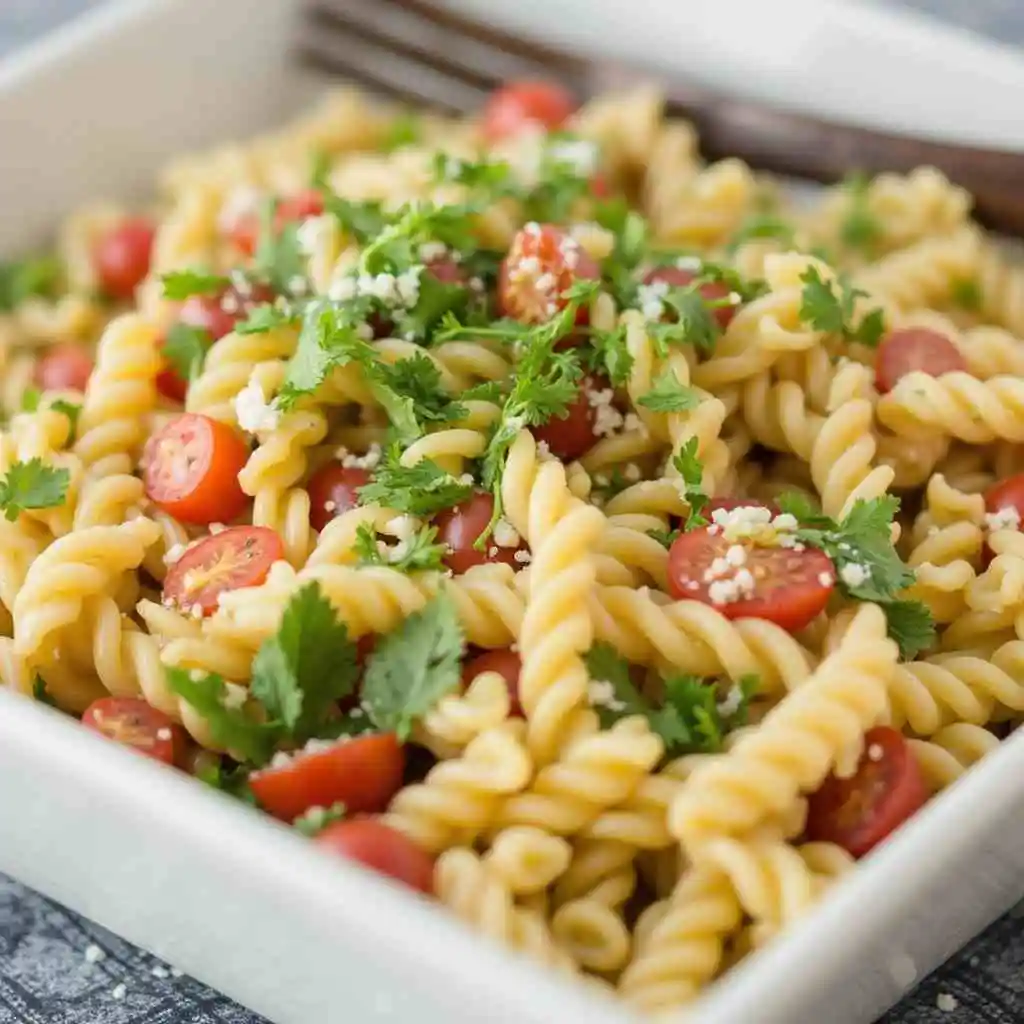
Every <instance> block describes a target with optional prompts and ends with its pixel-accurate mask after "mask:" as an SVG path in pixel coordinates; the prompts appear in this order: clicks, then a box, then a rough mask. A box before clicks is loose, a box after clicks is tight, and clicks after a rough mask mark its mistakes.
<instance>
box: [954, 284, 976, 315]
mask: <svg viewBox="0 0 1024 1024" xmlns="http://www.w3.org/2000/svg"><path fill="white" fill-rule="evenodd" d="M950 299H951V300H952V302H953V305H954V306H959V307H960V308H961V309H966V310H968V311H969V312H971V313H977V312H978V311H979V310H980V309H981V285H980V284H978V281H977V279H976V278H970V277H962V278H960V279H959V280H957V281H954V282H953V288H952V290H951V294H950Z"/></svg>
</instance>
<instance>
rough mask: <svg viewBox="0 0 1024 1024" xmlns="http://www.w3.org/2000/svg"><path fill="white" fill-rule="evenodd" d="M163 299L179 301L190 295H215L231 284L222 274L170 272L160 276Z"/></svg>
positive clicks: (201, 271) (196, 271) (187, 271)
mask: <svg viewBox="0 0 1024 1024" xmlns="http://www.w3.org/2000/svg"><path fill="white" fill-rule="evenodd" d="M160 280H161V281H162V282H163V286H164V298H165V299H174V300H175V301H180V300H181V299H187V298H188V297H189V296H190V295H217V294H219V293H220V292H222V291H224V289H225V288H227V287H228V285H229V284H231V282H230V281H229V280H228V279H227V278H226V277H224V276H223V275H222V274H208V273H207V272H206V271H204V270H172V271H171V272H170V273H167V274H161V275H160Z"/></svg>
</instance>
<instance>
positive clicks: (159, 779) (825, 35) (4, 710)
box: [0, 0, 1024, 1024]
mask: <svg viewBox="0 0 1024 1024" xmlns="http://www.w3.org/2000/svg"><path fill="white" fill-rule="evenodd" d="M459 6H461V7H463V8H467V9H471V10H476V11H478V12H480V11H483V12H487V13H489V14H490V13H496V12H491V11H490V3H489V2H488V0H461V2H460V4H459ZM702 6H705V5H702ZM764 7H765V8H768V7H770V8H771V12H772V16H771V18H767V19H766V18H764V17H762V16H761V15H759V14H758V12H759V11H761V10H762V5H761V4H760V3H758V2H757V0H719V2H718V3H717V4H716V5H715V9H714V11H711V12H702V13H701V14H700V16H699V18H696V20H694V18H695V16H693V17H687V16H686V15H685V14H684V13H683V12H684V5H678V6H676V5H673V4H672V3H671V2H669V0H656V2H649V3H648V5H647V7H646V9H645V10H646V15H645V18H644V21H643V24H641V25H639V26H634V29H635V31H634V30H632V29H630V24H631V23H630V21H629V19H630V17H632V16H633V14H634V11H635V8H634V9H633V10H632V11H631V10H629V9H627V8H626V5H618V4H614V3H606V4H602V5H586V4H584V0H562V3H560V4H558V5H554V4H551V3H540V2H534V0H521V2H520V3H519V4H518V5H517V6H515V7H510V9H509V10H503V12H502V14H501V17H502V20H503V21H505V22H506V23H508V24H509V25H510V26H511V27H523V26H527V25H528V26H530V27H532V28H533V29H534V30H537V29H538V28H541V29H543V32H544V34H545V35H547V36H550V37H555V38H557V39H559V40H561V41H568V42H572V43H574V44H575V45H580V46H583V47H587V48H590V49H593V50H594V51H595V52H597V51H599V50H603V51H606V52H615V53H616V54H617V55H618V56H625V57H630V58H632V59H634V60H638V59H641V58H644V59H647V58H649V61H648V64H649V66H652V67H662V68H665V69H668V70H671V68H672V67H674V66H676V65H681V66H682V67H684V68H685V69H686V70H687V71H689V72H691V73H693V74H695V75H699V76H700V77H702V78H703V79H705V80H706V81H709V82H711V83H713V84H718V85H720V86H725V87H728V86H731V85H735V86H736V87H737V88H738V89H739V88H742V86H743V85H744V84H746V83H747V82H748V81H750V80H751V78H753V79H755V80H756V81H757V83H758V87H759V91H760V92H761V93H762V94H763V95H766V96H772V97H773V98H775V99H776V100H778V101H780V102H786V101H788V102H790V103H792V104H793V105H799V100H800V98H801V97H804V96H807V95H809V94H810V93H812V92H814V93H815V103H816V108H815V109H817V110H818V111H819V112H824V113H831V114H832V115H833V116H836V117H843V118H846V119H848V120H854V121H860V122H861V123H868V124H875V125H877V126H879V127H889V128H904V129H909V128H911V127H912V128H913V129H914V130H916V131H917V132H919V133H921V134H926V135H930V136H932V137H944V138H954V139H955V138H959V139H962V140H964V141H967V140H968V139H970V140H971V141H979V142H989V143H1000V144H1003V145H1005V146H1006V147H1007V148H1024V145H1022V143H1024V123H1022V122H1021V121H1020V120H1019V119H1016V118H1015V117H1013V116H1007V110H1006V107H1005V105H1006V104H1013V97H1014V95H1017V96H1019V95H1021V92H1020V88H1021V86H1022V85H1024V67H1022V66H1021V64H1020V63H1019V62H1018V61H1016V59H1015V58H1014V57H1013V56H1012V55H1011V54H1009V53H1008V52H1004V51H1003V50H1001V49H1000V48H999V47H994V46H989V45H987V44H983V43H981V42H969V41H964V40H962V39H960V38H959V37H958V36H957V35H956V34H955V33H949V32H946V31H944V30H939V29H935V28H930V27H929V26H927V25H924V24H922V23H919V22H917V21H916V20H915V19H907V18H902V17H900V18H893V17H889V16H886V15H882V14H881V13H879V12H875V11H873V10H870V9H865V8H862V7H860V6H856V7H849V6H838V7H837V6H835V5H833V4H831V3H829V2H827V0H814V2H813V3H812V2H810V0H786V2H782V0H776V2H775V3H773V4H771V5H764ZM744 14H746V15H749V18H747V19H746V20H742V18H741V22H737V21H736V18H737V16H742V15H744ZM297 16H298V3H297V2H283V0H282V2H269V0H268V2H259V0H219V2H218V3H217V4H212V3H209V2H207V0H129V2H121V3H117V4H113V5H111V6H109V7H106V8H103V9H101V10H99V11H98V12H96V13H94V14H92V15H90V16H88V17H85V18H82V19H80V20H79V21H78V22H76V23H75V24H73V25H71V26H69V27H67V28H66V29H65V30H64V31H62V32H61V33H59V34H58V35H55V36H54V37H52V38H50V39H48V40H46V41H44V42H43V43H42V44H40V45H39V46H37V47H36V48H35V49H34V50H32V51H30V52H27V53H26V54H24V55H22V56H19V57H18V58H16V59H15V60H14V61H11V62H8V63H7V64H6V65H0V253H11V254H13V253H14V252H15V251H16V250H17V249H18V248H19V247H21V246H25V245H28V244H31V243H34V242H37V241H39V240H41V239H42V238H43V237H44V236H45V234H46V232H47V231H48V230H49V229H51V228H52V227H53V225H54V224H55V223H56V221H57V220H58V218H59V217H60V216H61V215H62V214H63V213H65V212H66V211H68V210H69V209H70V208H72V207H73V206H74V205H75V204H77V203H81V202H83V201H85V200H88V199H91V198H94V197H96V196H97V195H106V196H118V195H127V196H139V195H143V194H145V191H146V190H147V188H148V187H149V185H150V182H151V181H152V178H153V175H154V173H155V172H156V170H157V169H158V168H159V167H160V165H161V164H162V163H163V162H164V161H165V160H167V159H168V158H169V157H170V156H172V155H173V154H175V153H178V152H181V151H183V150H188V149H192V148H195V147H197V146H203V145H208V144H210V143H213V142H215V141H217V140H226V139H229V138H240V137H243V136H245V135H246V134H249V133H251V132H252V131H255V130H257V129H260V128H263V127H266V126H267V125H269V124H271V123H273V122H275V121H278V120H280V119H281V118H282V117H284V116H285V115H286V114H287V113H288V112H290V111H292V110H293V109H294V108H295V105H296V101H297V98H298V97H300V96H302V95H308V88H307V87H306V86H307V85H308V83H306V82H303V81H302V79H301V77H300V76H298V75H297V74H296V73H295V71H294V69H293V68H292V66H291V64H290V62H289V59H288V38H289V34H290V26H291V25H292V24H293V22H294V19H295V18H296V17H297ZM801 19H802V20H801ZM741 23H742V29H737V28H736V26H737V24H741ZM730 24H731V25H732V26H733V28H732V30H731V31H726V30H725V28H724V27H723V26H728V25H730ZM797 25H798V26H800V28H799V30H796V29H794V28H793V26H797ZM666 29H673V30H674V31H666ZM879 33H882V34H881V35H879ZM857 40H861V41H873V44H874V46H875V48H876V50H877V51H878V53H879V57H878V64H877V71H876V68H873V72H875V73H873V76H872V82H870V83H863V82H861V83H860V88H859V91H855V90H851V88H850V82H851V81H853V79H852V78H850V77H849V75H852V74H853V73H854V72H859V71H860V70H861V65H860V64H859V63H856V62H855V63H854V64H850V63H849V62H845V63H844V62H843V61H842V60H840V59H839V57H838V56H837V54H838V53H839V51H841V50H843V49H844V48H848V47H849V46H850V45H852V43H855V42H856V41H857ZM844 42H845V44H846V46H845V47H844V46H843V45H842V44H843V43H844ZM716 46H718V47H719V48H718V49H717V50H716V49H715V47H716ZM744 47H745V49H744ZM854 49H856V47H854ZM886 54H889V55H890V57H891V59H889V58H887V57H886ZM907 54H909V55H910V57H908V56H907ZM823 59H824V60H825V64H822V60H823ZM940 66H941V67H945V68H946V69H947V75H946V80H949V79H952V81H953V86H954V87H952V88H950V87H947V85H942V84H941V83H940V84H936V80H935V79H934V75H935V72H936V68H937V67H940ZM844 67H845V68H846V70H844ZM950 68H952V69H954V70H955V71H956V74H955V75H952V76H951V75H949V73H948V71H949V69H950ZM901 69H903V70H905V71H907V74H906V75H905V76H904V75H901ZM797 72H799V73H797ZM826 72H827V73H826ZM844 75H845V76H846V77H845V78H844ZM929 75H932V76H933V77H932V80H930V81H929V78H928V76H929ZM904 77H905V78H906V81H902V82H901V79H902V78H904ZM816 81H820V82H822V83H823V84H822V88H821V89H817V87H815V89H814V90H812V89H810V88H809V85H811V84H814V83H815V82H816ZM837 82H838V86H837V84H836V83H837ZM844 83H845V84H844ZM825 84H827V85H828V88H825ZM1000 90H1005V91H1003V92H1000ZM947 94H948V95H947ZM883 95H884V96H885V97H886V98H887V102H885V103H882V102H881V99H882V96H883ZM851 96H853V100H852V101H851ZM983 101H984V102H983ZM1001 104H1002V105H1003V106H1002V107H1001V106H1000V105H1001ZM968 110H970V113H971V115H972V118H970V119H969V118H968ZM979 111H982V114H979ZM1013 113H1015V111H1014V112H1013ZM982 115H984V116H982ZM989 115H991V116H989ZM911 122H912V123H911ZM1022 778H1024V736H1022V737H1018V738H1015V739H1012V740H1010V741H1008V742H1007V743H1005V744H1004V745H1003V748H1002V749H1000V750H999V751H998V752H997V753H995V754H994V755H993V756H991V757H990V758H988V759H987V760H986V761H985V762H983V763H982V764H981V765H980V766H979V767H977V768H976V769H974V770H973V771H972V772H971V773H970V774H969V776H968V777H967V778H966V779H964V780H963V781H962V782H961V783H959V784H958V785H957V786H955V787H953V789H952V790H951V791H949V792H947V793H946V794H944V795H943V796H942V797H941V798H940V799H939V800H936V801H935V802H933V803H932V804H931V805H930V806H929V807H927V808H926V809H925V810H924V811H923V812H922V813H921V814H920V815H918V816H917V817H916V818H915V819H914V821H912V822H911V823H910V824H909V825H908V826H907V827H905V828H904V829H903V830H901V832H900V834H899V835H898V836H897V837H896V838H895V839H894V840H893V841H892V842H890V843H889V844H887V845H886V846H885V848H884V849H882V850H880V851H878V853H877V854H876V855H874V856H872V857H871V858H870V859H869V860H868V861H867V862H866V863H865V864H863V865H862V866H861V868H860V869H859V870H858V871H857V872H856V873H855V875H854V876H853V877H852V878H850V879H849V880H847V881H844V883H843V885H842V886H839V887H838V888H837V890H836V892H835V893H834V894H832V895H831V896H830V898H829V899H828V900H827V901H826V902H825V904H824V905H823V906H822V907H821V908H820V909H819V910H818V911H817V912H816V913H815V914H813V915H812V916H811V918H810V919H809V920H808V921H807V922H806V923H804V924H803V925H801V926H800V927H799V928H796V929H793V931H792V933H791V934H788V935H786V936H784V937H783V938H782V939H780V940H779V941H778V942H776V943H775V944H774V945H773V946H772V947H771V948H769V949H768V950H767V951H765V952H763V953H760V954H758V955H757V956H754V957H752V958H750V959H749V961H748V962H746V963H744V964H743V965H742V966H740V967H739V968H738V969H736V970H735V971H733V972H732V973H731V974H730V975H729V977H728V978H727V979H726V980H725V981H723V982H722V983H720V984H719V985H717V986H715V987H714V988H713V990H712V991H711V992H710V993H709V994H708V996H707V997H706V998H705V999H704V1000H703V1002H702V1003H701V1004H700V1005H699V1007H696V1008H695V1015H696V1016H697V1017H698V1019H700V1020H701V1021H702V1024H753V1022H757V1024H797V1022H814V1024H817V1022H820V1021H826V1020H827V1021H829V1022H830V1024H832V1022H834V1024H846V1022H848V1024H860V1022H865V1024H867V1022H868V1021H870V1020H872V1019H873V1018H874V1017H875V1016H876V1015H877V1014H878V1013H879V1012H881V1011H882V1010H883V1009H885V1007H887V1006H889V1005H890V1004H891V1003H892V1002H894V1001H895V1000H896V999H897V998H898V997H899V996H900V995H901V994H902V993H903V992H904V991H905V990H906V989H907V988H908V987H909V985H910V984H911V983H912V982H913V981H914V980H915V977H917V978H920V977H921V976H923V974H924V973H925V972H926V971H928V970H930V969H931V968H932V967H934V966H935V965H937V964H938V963H939V962H941V961H942V960H943V959H944V958H945V957H947V956H948V955H949V954H951V953H952V952H953V951H954V950H955V949H957V948H958V947H959V946H960V945H962V944H963V943H964V942H965V941H967V940H968V939H969V938H970V937H971V936H972V935H973V934H974V933H976V932H977V931H978V930H979V929H980V928H982V927H983V926H984V925H986V924H987V923H988V922H989V921H991V920H992V919H993V918H994V917H995V916H997V915H998V914H999V913H1000V912H1002V911H1003V910H1005V909H1006V908H1007V907H1008V906H1010V905H1011V904H1012V903H1013V902H1014V901H1015V900H1017V899H1019V898H1020V897H1021V896H1022V895H1024V793H1022V791H1021V786H1020V784H1019V782H1018V780H1019V779H1022ZM0 870H3V871H6V872H9V873H10V874H12V875H14V876H16V877H18V878H20V879H22V880H23V881H24V882H26V883H27V884H29V885H31V886H34V887H35V888H37V889H39V890H41V891H43V892H45V893H47V894H48V895H50V896H52V897H54V898H55V899H58V900H60V901H61V902H63V903H65V904H67V905H68V906H70V907H72V908H74V909H75V910H78V911H80V912H82V913H84V914H86V915H87V916H89V917H91V918H93V919H94V920H96V921H98V922H100V923H101V924H104V925H106V926H107V927H109V928H111V929H113V930H114V931H117V932H118V933H120V934H122V935H124V936H125V937H126V938H128V939H130V940H132V941H134V942H136V943H139V944H140V945H142V946H145V947H146V948H148V949H150V950H152V951H153V952H154V953H156V954H157V955H159V956H161V957H163V958H164V959H166V960H168V961H170V962H171V963H174V964H176V965H177V966H180V967H181V968H183V969H184V970H187V971H188V972H189V973H191V974H193V975H195V976H196V977H198V978H200V979H202V980H203V981H206V982H207V983H209V984H211V985H213V986H214V987H216V988H219V989H221V990H222V991H224V992H226V993H227V994H229V995H230V996H232V997H234V998H236V999H238V1000H239V1001H240V1002H242V1003H244V1004H245V1005H247V1006H249V1007H251V1008H253V1009H254V1010H257V1011H258V1012H260V1013H263V1014H265V1015H266V1016H267V1017H269V1018H271V1019H272V1020H274V1021H276V1022H279V1024H292V1022H294V1024H318V1022H328V1021H336V1020H351V1021H364V1020H373V1019H376V1018H378V1017H380V1018H393V1019H396V1020H410V1019H415V1020H417V1021H418V1022H420V1024H434V1022H436V1024H452V1022H459V1021H463V1022H466V1024H469V1022H480V1021H495V1022H500V1021H509V1022H512V1021H516V1022H523V1024H529V1022H537V1024H541V1022H556V1021H557V1022H573V1021H580V1022H584V1021H586V1022H587V1024H615V1022H623V1021H626V1020H629V1019H631V1018H630V1015H629V1012H628V1010H627V1009H626V1008H625V1007H623V1006H620V1005H618V1004H616V1003H614V1002H612V1001H610V1000H606V999H604V998H602V997H600V996H598V995H595V994H594V993H591V992H589V991H587V990H586V989H584V988H582V987H579V986H574V985H570V984H567V983H564V982H562V981H560V980H558V979H557V978H554V977H552V976H549V975H548V974H547V973H546V972H544V971H542V970H540V969H538V968H535V967H534V966H533V965H532V964H529V963H527V962H523V961H521V960H519V959H518V958H515V957H513V956H511V955H510V954H508V953H506V952H505V951H503V950H501V949H500V948H498V947H496V946H494V947H492V946H491V944H490V943H488V942H485V941H480V940H479V938H478V937H477V936H475V935H473V934H472V933H470V932H469V931H467V930H466V929H464V928H463V927H462V926H461V925H460V924H459V923H458V922H456V921H454V920H452V919H451V918H449V917H448V916H447V915H446V914H444V913H442V912H441V911H439V910H437V909H435V908H433V907H431V906H430V905H428V904H427V903H426V902H425V901H423V900H419V899H416V898H413V897H411V896H409V895H408V894H407V893H406V892H404V891H400V890H398V889H396V888H394V887H393V886H391V885H390V884H389V883H388V882H386V881H384V880H382V879H380V878H378V877H376V876H372V875H370V874H368V873H366V872H364V871H362V870H361V869H359V868H358V867H356V866H352V865H349V864H347V863H342V862H336V861H331V860H328V859H326V858H324V857H322V856H321V855H320V854H319V853H317V852H316V851H315V850H313V849H312V848H311V847H310V846H309V844H308V843H306V842H305V841H303V840H301V839H300V838H299V837H297V836H296V835H294V834H292V833H291V832H290V830H288V829H286V828H284V827H283V826H280V825H278V824H276V823H275V822H273V821H271V820H270V819H268V818H265V817H262V816H260V815H256V814H253V813H252V812H251V811H249V810H248V809H246V808H243V807H241V806H239V805H237V804H235V803H234V802H232V801H230V800H229V799H228V798H226V797H223V796H222V795H220V794H218V793H215V792H212V791H208V790H207V789H206V788H205V787H201V786H198V785H196V784H195V783H194V782H193V781H191V780H188V779H186V778H184V777H181V776H178V775H176V774H175V773H172V772H168V771H166V770H164V769H161V768H160V767H158V766H155V765H151V764H149V763H146V762H145V761H144V760H142V759H139V758H137V757H135V756H133V755H132V754H130V753H128V752H125V751H123V750H121V749H119V748H117V747H116V746H115V745H113V744H110V743H107V742H105V741H103V740H101V739H98V738H97V737H95V736H93V735H91V734H89V733H87V732H86V731H85V730H82V729H80V728H79V727H77V726H76V725H75V724H74V723H73V722H71V721H69V720H67V719H65V718H63V717H62V716H60V715H58V714H57V713H55V712H53V711H51V710H50V709H48V708H45V707H42V706H37V705H33V704H32V703H30V702H28V701H25V700H24V699H22V698H20V697H18V696H16V695H13V694H10V693H7V692H3V691H0Z"/></svg>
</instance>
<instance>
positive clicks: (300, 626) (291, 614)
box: [250, 581, 359, 743]
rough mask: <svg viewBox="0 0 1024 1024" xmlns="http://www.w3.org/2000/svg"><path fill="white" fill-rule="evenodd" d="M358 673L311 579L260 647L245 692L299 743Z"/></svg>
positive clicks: (350, 647) (340, 627)
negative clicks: (273, 632) (270, 635)
mask: <svg viewBox="0 0 1024 1024" xmlns="http://www.w3.org/2000/svg"><path fill="white" fill-rule="evenodd" d="M358 674H359V670H358V668H357V667H356V648H355V644H354V643H352V641H351V640H349V638H348V629H347V628H346V626H345V624H344V623H343V622H341V621H340V620H339V619H338V617H337V615H336V614H335V612H334V609H333V608H332V607H331V604H330V602H329V601H328V600H327V598H326V597H324V595H323V592H322V591H321V589H320V584H319V583H317V582H316V581H313V582H312V583H309V584H307V585H306V586H304V587H302V589H301V590H298V591H296V592H295V594H293V595H292V597H291V599H290V600H289V602H288V605H287V607H286V608H285V610H284V614H283V615H282V617H281V624H280V626H279V627H278V630H277V633H276V634H275V635H274V636H272V637H268V638H267V639H266V640H264V641H263V643H262V644H261V645H260V649H259V651H257V653H256V657H255V658H254V659H253V663H252V685H251V687H250V692H251V693H252V695H253V696H254V697H255V698H256V699H257V700H259V701H260V703H261V704H262V705H263V706H264V708H266V710H267V714H268V716H269V718H270V720H271V721H275V722H281V723H282V724H283V726H284V728H285V729H286V730H287V732H288V734H289V736H291V737H292V738H294V739H295V740H296V741H298V742H300V743H301V742H304V741H305V740H308V739H309V738H310V737H312V736H316V735H318V733H319V728H320V726H321V724H322V723H323V721H324V718H325V715H326V713H327V711H328V709H330V708H333V706H334V705H335V703H336V702H337V701H338V700H340V699H341V698H342V697H347V696H348V695H349V694H350V693H351V692H352V691H353V689H354V687H355V684H356V678H357V676H358Z"/></svg>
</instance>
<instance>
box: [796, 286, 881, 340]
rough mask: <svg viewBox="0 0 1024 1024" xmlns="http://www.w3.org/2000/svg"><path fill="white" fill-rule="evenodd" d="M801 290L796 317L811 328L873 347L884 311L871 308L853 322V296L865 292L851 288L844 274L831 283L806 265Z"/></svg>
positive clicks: (879, 337) (854, 308)
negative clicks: (798, 314) (798, 311)
mask: <svg viewBox="0 0 1024 1024" xmlns="http://www.w3.org/2000/svg"><path fill="white" fill-rule="evenodd" d="M800 280H801V281H802V282H803V291H802V292H801V301H800V319H801V320H803V321H804V323H807V324H810V325H811V327H813V328H814V329H815V330H818V331H824V332H825V333H827V334H834V335H836V336H837V337H840V338H843V339H844V340H846V341H849V342H860V343H861V344H863V345H867V346H869V347H871V348H874V347H876V346H877V345H878V343H879V341H881V339H882V335H883V334H884V333H885V314H884V313H883V312H882V310H881V309H873V310H871V311H870V312H869V313H868V314H867V315H866V316H864V317H863V318H862V319H861V320H860V322H859V323H857V322H855V313H856V305H857V299H859V298H866V297H867V294H868V293H867V292H865V291H863V290H862V289H860V288H854V287H853V286H852V285H851V284H850V283H849V281H848V280H847V279H846V278H845V276H844V275H842V274H840V275H839V277H838V278H837V279H836V281H835V282H831V281H825V280H823V279H822V276H821V273H820V271H819V270H818V268H817V267H813V266H812V267H808V268H807V270H806V271H804V273H803V274H802V275H801V277H800Z"/></svg>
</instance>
